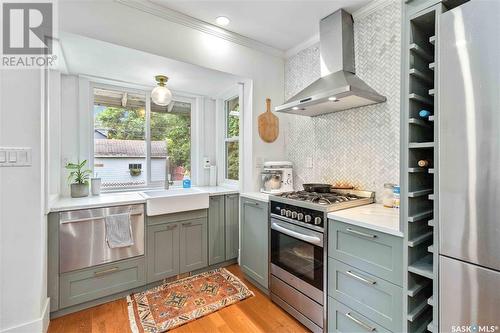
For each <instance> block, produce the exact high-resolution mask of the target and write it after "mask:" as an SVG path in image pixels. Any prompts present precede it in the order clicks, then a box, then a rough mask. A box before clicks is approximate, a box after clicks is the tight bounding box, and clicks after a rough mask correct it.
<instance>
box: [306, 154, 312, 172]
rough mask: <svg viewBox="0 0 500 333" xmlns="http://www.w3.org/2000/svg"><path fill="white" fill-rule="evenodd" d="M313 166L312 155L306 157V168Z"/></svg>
mask: <svg viewBox="0 0 500 333" xmlns="http://www.w3.org/2000/svg"><path fill="white" fill-rule="evenodd" d="M312 167H313V159H312V157H310V156H309V157H307V158H306V168H309V169H312Z"/></svg>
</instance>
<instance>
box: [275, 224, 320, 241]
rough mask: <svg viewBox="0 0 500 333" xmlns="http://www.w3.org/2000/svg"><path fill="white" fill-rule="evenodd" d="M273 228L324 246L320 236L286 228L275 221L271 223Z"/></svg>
mask: <svg viewBox="0 0 500 333" xmlns="http://www.w3.org/2000/svg"><path fill="white" fill-rule="evenodd" d="M271 229H273V230H276V231H279V232H282V233H284V234H285V235H288V236H291V237H294V238H297V239H300V240H302V241H304V242H307V243H311V244H314V245H318V246H320V247H323V241H322V240H321V239H320V238H319V237H315V236H309V235H304V234H301V233H300V232H297V231H294V230H290V229H288V228H285V227H283V226H281V225H279V224H278V223H276V222H273V223H272V224H271Z"/></svg>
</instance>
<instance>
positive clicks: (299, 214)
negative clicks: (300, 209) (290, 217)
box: [297, 213, 304, 221]
mask: <svg viewBox="0 0 500 333" xmlns="http://www.w3.org/2000/svg"><path fill="white" fill-rule="evenodd" d="M303 219H304V214H302V213H298V214H297V220H299V221H302V220H303Z"/></svg>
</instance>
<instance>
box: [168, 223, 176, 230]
mask: <svg viewBox="0 0 500 333" xmlns="http://www.w3.org/2000/svg"><path fill="white" fill-rule="evenodd" d="M175 228H177V224H174V225H169V226H168V227H167V230H174V229H175Z"/></svg>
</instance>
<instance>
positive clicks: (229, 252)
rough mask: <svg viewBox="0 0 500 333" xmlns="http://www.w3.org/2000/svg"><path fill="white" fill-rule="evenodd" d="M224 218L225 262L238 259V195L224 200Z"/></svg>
mask: <svg viewBox="0 0 500 333" xmlns="http://www.w3.org/2000/svg"><path fill="white" fill-rule="evenodd" d="M225 201H226V203H225V209H226V212H225V216H226V232H225V234H226V260H229V259H234V258H237V257H238V250H239V223H238V222H239V201H240V198H239V195H238V194H229V195H226V198H225Z"/></svg>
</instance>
